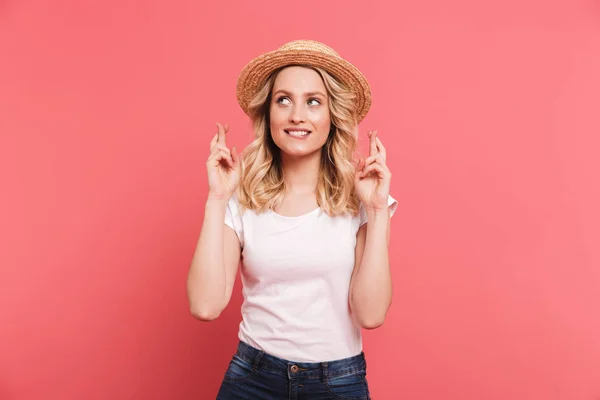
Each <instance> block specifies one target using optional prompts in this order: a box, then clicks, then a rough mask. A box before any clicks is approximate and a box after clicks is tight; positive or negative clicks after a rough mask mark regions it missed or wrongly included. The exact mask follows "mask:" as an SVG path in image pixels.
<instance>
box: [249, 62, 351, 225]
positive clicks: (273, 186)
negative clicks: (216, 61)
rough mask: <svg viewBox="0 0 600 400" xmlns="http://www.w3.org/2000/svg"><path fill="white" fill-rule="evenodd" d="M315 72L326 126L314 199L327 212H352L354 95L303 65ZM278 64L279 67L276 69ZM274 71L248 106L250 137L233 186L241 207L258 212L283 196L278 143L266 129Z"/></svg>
mask: <svg viewBox="0 0 600 400" xmlns="http://www.w3.org/2000/svg"><path fill="white" fill-rule="evenodd" d="M307 68H311V69H313V70H315V71H316V72H318V73H319V75H320V76H321V78H322V79H323V82H324V84H325V88H326V89H327V93H328V96H329V102H328V103H329V112H330V116H331V130H330V133H329V137H328V138H327V141H326V143H325V145H324V146H323V149H322V151H321V167H320V168H321V173H320V175H319V180H318V183H317V204H318V205H319V207H321V208H322V209H323V210H324V211H325V212H326V213H327V214H329V215H331V216H335V215H342V214H346V213H350V214H352V215H356V214H357V213H358V207H359V200H358V197H357V196H356V193H355V191H354V165H353V163H352V158H353V155H354V151H355V150H356V144H357V138H356V136H355V133H354V129H355V126H356V124H357V123H356V109H355V103H354V95H353V93H352V92H351V91H349V90H348V89H347V88H346V87H345V86H344V85H342V84H341V83H340V82H339V81H338V80H337V79H335V78H334V77H333V76H331V75H330V74H329V73H327V72H326V71H325V70H323V69H321V68H314V67H307ZM282 69H283V68H282ZM280 71H281V69H280V70H278V71H275V72H274V73H273V74H272V75H271V76H270V77H269V78H268V79H267V81H266V82H265V84H264V85H263V87H262V89H261V90H260V91H258V93H257V94H256V96H254V98H253V99H252V101H251V102H250V105H249V114H250V117H251V119H252V125H253V129H254V133H255V135H256V137H255V139H254V140H253V141H252V142H251V143H250V144H249V145H248V147H246V149H245V150H244V154H243V156H242V175H241V183H240V186H239V189H238V197H239V201H240V205H241V206H242V208H243V209H245V208H247V209H251V210H254V211H256V212H259V213H260V212H263V211H266V210H268V209H273V208H275V205H276V204H277V203H278V202H279V201H281V200H282V199H283V196H284V194H285V190H286V186H285V181H284V179H283V170H282V168H281V160H280V156H279V148H278V147H277V146H276V145H275V143H274V142H273V139H272V138H271V136H270V133H269V106H270V101H271V91H272V89H273V84H274V83H275V78H276V77H277V75H278V73H279V72H280Z"/></svg>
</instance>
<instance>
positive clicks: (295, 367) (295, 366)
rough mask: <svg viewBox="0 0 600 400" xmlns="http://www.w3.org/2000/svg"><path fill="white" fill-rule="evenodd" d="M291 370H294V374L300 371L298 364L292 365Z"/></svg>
mask: <svg viewBox="0 0 600 400" xmlns="http://www.w3.org/2000/svg"><path fill="white" fill-rule="evenodd" d="M290 371H292V374H295V373H296V372H298V366H297V365H292V366H291V367H290Z"/></svg>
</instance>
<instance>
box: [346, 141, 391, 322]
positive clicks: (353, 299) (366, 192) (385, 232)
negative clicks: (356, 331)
mask: <svg viewBox="0 0 600 400" xmlns="http://www.w3.org/2000/svg"><path fill="white" fill-rule="evenodd" d="M369 144H370V146H369V157H368V158H367V159H366V160H363V159H361V160H360V161H359V162H358V164H357V165H356V176H355V189H356V193H357V195H358V198H359V199H360V201H361V203H362V206H363V207H364V209H365V210H366V216H367V223H366V224H364V225H363V226H362V227H361V228H360V229H359V230H358V233H357V234H356V248H355V262H354V270H353V271H352V279H351V281H350V292H349V302H350V308H351V310H352V312H353V313H354V315H355V316H356V319H357V321H358V323H359V324H360V326H362V327H363V328H367V329H374V328H377V327H379V326H381V325H382V324H383V321H384V320H385V316H386V314H387V310H388V308H389V306H390V304H391V302H392V277H391V272H390V261H389V255H388V252H389V239H390V216H391V210H390V206H392V204H388V201H389V200H390V196H389V192H390V181H391V179H392V174H391V172H390V170H389V168H388V167H387V165H386V150H385V147H384V146H383V143H381V140H380V139H379V138H378V137H377V131H374V132H369Z"/></svg>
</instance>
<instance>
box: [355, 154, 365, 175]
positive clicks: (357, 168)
mask: <svg viewBox="0 0 600 400" xmlns="http://www.w3.org/2000/svg"><path fill="white" fill-rule="evenodd" d="M364 167H365V159H364V158H362V157H360V158H359V159H358V162H357V163H356V165H355V166H354V168H355V171H356V172H357V173H358V172H360V171H362V170H363V168H364Z"/></svg>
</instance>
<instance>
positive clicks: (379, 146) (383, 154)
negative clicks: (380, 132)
mask: <svg viewBox="0 0 600 400" xmlns="http://www.w3.org/2000/svg"><path fill="white" fill-rule="evenodd" d="M375 142H376V143H377V150H378V151H379V154H381V157H382V158H383V161H384V162H385V160H386V154H387V153H386V150H385V147H383V143H381V140H380V139H379V138H376V139H375Z"/></svg>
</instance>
